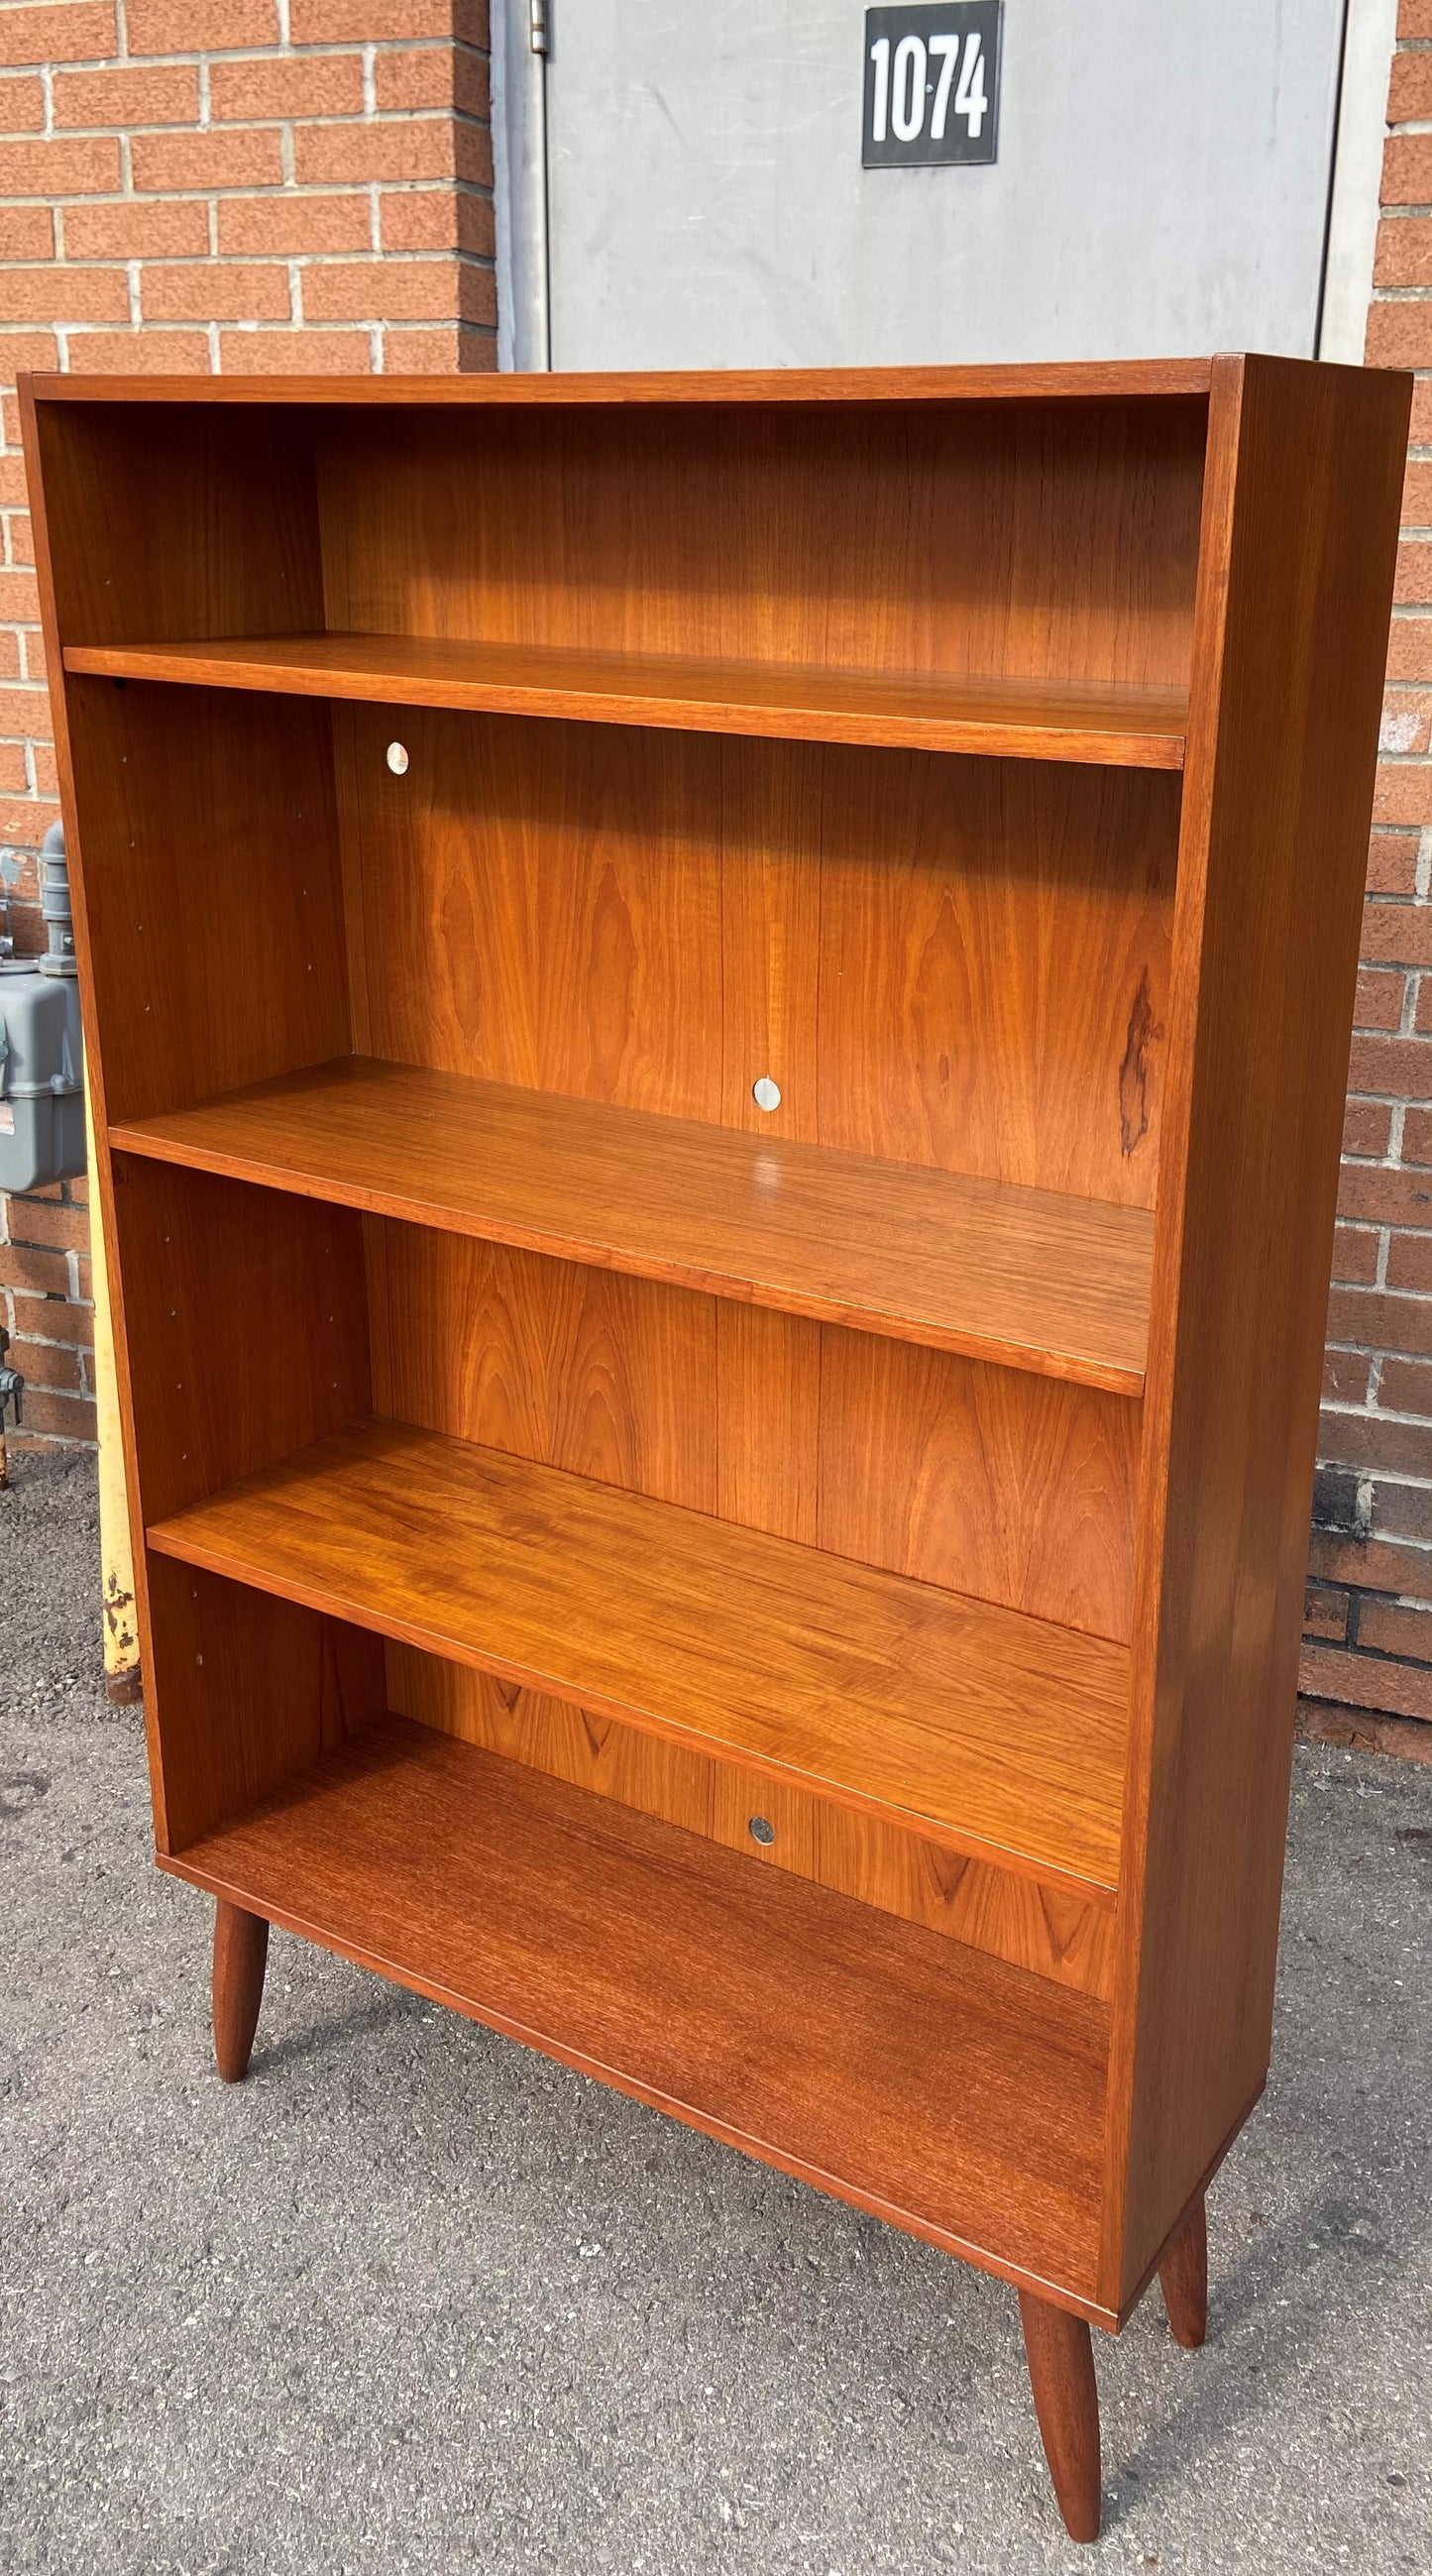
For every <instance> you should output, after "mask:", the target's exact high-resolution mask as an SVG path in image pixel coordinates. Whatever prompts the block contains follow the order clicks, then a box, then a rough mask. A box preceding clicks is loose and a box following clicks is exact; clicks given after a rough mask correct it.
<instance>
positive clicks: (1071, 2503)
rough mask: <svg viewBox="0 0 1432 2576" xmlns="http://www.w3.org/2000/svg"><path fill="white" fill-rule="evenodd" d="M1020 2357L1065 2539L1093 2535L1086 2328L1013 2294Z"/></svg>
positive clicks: (1092, 2384)
mask: <svg viewBox="0 0 1432 2576" xmlns="http://www.w3.org/2000/svg"><path fill="white" fill-rule="evenodd" d="M1019 2320H1020V2324H1021V2325H1022V2326H1023V2328H1024V2351H1025V2358H1026V2360H1027V2361H1028V2363H1029V2384H1030V2387H1031V2389H1032V2390H1033V2393H1034V2411H1035V2413H1036V2415H1037V2416H1038V2418H1039V2437H1040V2440H1041V2441H1042V2442H1043V2444H1044V2456H1045V2458H1046V2460H1047V2461H1048V2463H1049V2474H1050V2477H1051V2478H1052V2480H1053V2482H1054V2492H1055V2495H1056V2496H1057V2497H1058V2499H1059V2510H1060V2512H1061V2514H1062V2515H1063V2517H1064V2528H1065V2530H1066V2531H1067V2532H1068V2534H1069V2537H1070V2539H1071V2540H1080V2541H1089V2540H1097V2539H1098V2537H1099V2522H1100V2515H1101V2509H1102V2502H1103V2499H1102V2496H1101V2493H1100V2480H1099V2390H1098V2384H1097V2382H1096V2380H1095V2377H1094V2355H1093V2353H1092V2351H1091V2350H1090V2346H1089V2328H1088V2326H1087V2324H1086V2323H1085V2321H1084V2319H1083V2318H1082V2317H1071V2316H1069V2315H1067V2314H1066V2313H1065V2312H1064V2310H1062V2309H1060V2308H1055V2307H1051V2306H1050V2304H1049V2302H1048V2300H1047V2299H1041V2298H1038V2297H1036V2296H1035V2295H1034V2293H1033V2292H1032V2291H1029V2290H1021V2291H1020V2294H1019Z"/></svg>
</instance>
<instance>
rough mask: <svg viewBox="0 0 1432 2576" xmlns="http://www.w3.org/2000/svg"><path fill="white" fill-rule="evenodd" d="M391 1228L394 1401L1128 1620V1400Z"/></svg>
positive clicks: (918, 1561)
mask: <svg viewBox="0 0 1432 2576" xmlns="http://www.w3.org/2000/svg"><path fill="white" fill-rule="evenodd" d="M373 1237H374V1238H376V1239H377V1241H378V1245H379V1250H378V1257H377V1258H376V1259H375V1260H374V1261H373V1263H372V1269H373V1273H374V1279H375V1291H374V1299H373V1306H374V1313H375V1318H376V1316H377V1314H378V1312H379V1309H380V1305H381V1309H382V1311H383V1314H384V1318H385V1320H384V1322H383V1324H382V1326H381V1327H380V1339H381V1348H380V1349H379V1351H378V1353H377V1354H376V1360H375V1370H374V1376H375V1382H376V1384H377V1385H378V1387H379V1389H380V1390H381V1392H380V1395H379V1401H380V1402H381V1403H382V1404H383V1406H384V1409H385V1410H387V1411H390V1412H391V1413H392V1414H393V1415H394V1416H395V1417H396V1418H397V1419H399V1420H401V1421H405V1422H412V1423H415V1424H416V1425H418V1426H419V1427H420V1428H421V1429H424V1430H429V1431H440V1432H444V1433H447V1434H450V1435H451V1436H453V1437H455V1438H458V1439H464V1440H476V1441H480V1442H482V1443H483V1444H484V1445H485V1446H488V1447H491V1448H496V1449H507V1450H510V1451H512V1452H514V1453H515V1454H516V1455H518V1456H520V1457H524V1458H532V1459H535V1460H537V1461H539V1462H540V1463H541V1464H543V1465H546V1466H554V1467H564V1468H567V1469H569V1470H570V1471H571V1472H572V1473H574V1474H577V1475H583V1476H592V1477H595V1478H596V1479H597V1480H598V1481H599V1482H600V1483H604V1484H611V1485H616V1486H620V1487H623V1488H625V1489H627V1490H629V1491H632V1492H637V1493H645V1494H650V1495H652V1496H654V1497H655V1498H656V1499H658V1500H660V1501H663V1502H672V1503H680V1504H683V1505H684V1506H685V1507H686V1508H687V1509H688V1510H692V1511H701V1512H710V1513H714V1514H716V1515H717V1516H718V1517H719V1518H721V1519H724V1520H731V1521H736V1522H739V1523H741V1524H743V1525H744V1526H745V1527H747V1528H753V1529H765V1530H769V1531H770V1532H771V1533H772V1535H773V1536H776V1537H781V1538H794V1539H800V1540H803V1541H805V1542H806V1543H807V1544H808V1545H814V1546H817V1547H822V1548H826V1549H829V1550H830V1551H831V1552H832V1553H834V1554H836V1555H841V1556H850V1557H855V1558H858V1559H860V1560H861V1561H863V1562H864V1563H867V1564H873V1565H881V1566H885V1567H887V1568H888V1569H889V1571H890V1572H892V1573H895V1574H908V1575H912V1576H914V1577H915V1578H916V1579H917V1580H919V1581H921V1582H925V1583H934V1584H938V1585H941V1586H943V1587H944V1588H945V1589H947V1590H950V1591H955V1592H967V1593H973V1594H974V1595H975V1596H976V1597H977V1598H979V1599H981V1600H988V1601H996V1602H999V1603H1001V1604H1003V1605H1004V1606H1005V1607H1007V1608H1011V1609H1016V1610H1024V1611H1027V1612H1029V1613H1030V1614H1031V1616H1033V1617H1036V1618H1043V1619H1052V1620H1056V1621H1058V1622H1059V1623H1060V1624H1061V1625H1063V1626H1066V1627H1074V1628H1079V1629H1082V1630H1084V1631H1086V1632H1087V1633H1091V1634H1093V1635H1096V1636H1103V1637H1111V1638H1115V1639H1120V1640H1124V1639H1127V1637H1128V1635H1129V1622H1130V1617H1131V1600H1132V1589H1133V1547H1134V1515H1135V1506H1136V1493H1137V1480H1138V1446H1139V1437H1140V1417H1141V1411H1142V1408H1141V1406H1140V1405H1139V1404H1138V1403H1137V1402H1135V1401H1133V1400H1132V1399H1130V1398H1128V1397H1124V1396H1114V1395H1104V1394H1101V1393H1099V1392H1097V1391H1096V1390H1095V1389H1093V1388H1088V1387H1078V1386H1071V1385H1066V1384H1063V1383H1061V1382H1060V1381H1058V1380H1055V1379H1050V1378H1042V1377H1034V1376H1031V1375H1029V1374H1027V1373H1026V1372H1023V1371H1020V1370H1015V1369H1007V1368H1000V1367H994V1366H990V1365H987V1364H985V1363H983V1362H980V1361H975V1360H967V1359H962V1358H958V1357H956V1356H954V1355H953V1354H950V1353H946V1352H941V1351H926V1350H920V1349H917V1348H915V1347H913V1346H911V1345H908V1344H905V1343H900V1342H891V1341H885V1340H882V1339H878V1338H876V1337H875V1336H872V1335H868V1334H863V1333H851V1332H846V1331H844V1330H842V1329H841V1328H840V1327H838V1326H834V1325H817V1324H811V1323H806V1322H804V1321H803V1320H802V1319H800V1318H798V1317H793V1316H786V1315H777V1314H772V1313H769V1312H765V1313H762V1312H759V1311H758V1310H756V1309H753V1308H749V1307H744V1306H738V1305H734V1304H728V1303H726V1302H725V1301H722V1300H717V1299H715V1298H710V1297H704V1296H701V1295H699V1294H697V1293H695V1292H694V1291H691V1290H687V1289H680V1288H669V1287H665V1286H662V1285H660V1284H659V1283H657V1282H655V1281H652V1280H646V1279H634V1278H625V1277H622V1276H620V1275H618V1274H616V1273H613V1272H611V1271H607V1270H594V1269H586V1268H583V1267H581V1266H579V1265H577V1264H575V1263H569V1262H562V1261H550V1260H546V1259H543V1258H542V1257H541V1256H539V1255H537V1254H533V1253H525V1252H516V1251H510V1250H507V1249H505V1248H503V1247H501V1246H495V1245H491V1244H484V1243H478V1242H474V1241H471V1240H469V1239H467V1238H465V1237H462V1236H457V1235H450V1234H441V1233H436V1232H430V1231H428V1230H427V1229H425V1228H422V1227H417V1226H406V1225H398V1224H386V1225H383V1226H381V1227H376V1228H374V1229H373ZM379 1279H381V1283H382V1284H381V1288H380V1287H379V1286H378V1284H377V1283H378V1280H379Z"/></svg>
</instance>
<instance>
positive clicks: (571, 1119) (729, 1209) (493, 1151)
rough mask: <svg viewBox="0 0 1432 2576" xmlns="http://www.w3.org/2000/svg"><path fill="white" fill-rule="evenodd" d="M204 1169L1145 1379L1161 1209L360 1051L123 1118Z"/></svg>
mask: <svg viewBox="0 0 1432 2576" xmlns="http://www.w3.org/2000/svg"><path fill="white" fill-rule="evenodd" d="M112 1142H113V1143H114V1144H115V1145H116V1146H119V1147H122V1148H124V1149H125V1150H127V1151H129V1152H131V1153H134V1154H144V1155H152V1156H155V1157H156V1158H159V1159H162V1160H164V1161H168V1162H173V1163H176V1164H180V1165H183V1166H186V1167H188V1168H190V1169H193V1170H198V1171H206V1172H218V1173H223V1174H226V1175H231V1176H237V1177H239V1178H242V1179H245V1180H249V1181H258V1182H263V1183H268V1184H271V1185H276V1186H278V1187H281V1188H284V1189H290V1190H296V1191H300V1192H302V1193H303V1194H304V1195H306V1196H310V1197H313V1198H321V1199H324V1200H330V1201H334V1202H336V1203H337V1204H339V1205H342V1206H347V1207H357V1208H366V1209H369V1210H373V1211H375V1212H377V1213H379V1214H382V1215H387V1216H394V1217H401V1218H411V1219H418V1220H420V1221H422V1222H424V1223H427V1224H430V1225H433V1224H436V1225H440V1226H444V1227H448V1228H450V1229H452V1230H453V1231H455V1232H464V1233H472V1234H477V1235H481V1236H483V1237H484V1238H485V1239H487V1240H490V1241H492V1242H495V1243H505V1244H512V1245H516V1246H520V1247H522V1248H524V1249H527V1250H531V1251H537V1252H543V1253H548V1254H555V1255H557V1256H559V1257H561V1258H564V1259H568V1260H575V1261H581V1262H585V1263H588V1264H597V1265H610V1266H611V1267H612V1268H613V1269H616V1270H623V1271H631V1272H634V1273H636V1274H637V1275H639V1276H641V1277H644V1278H648V1279H664V1280H669V1281H671V1282H673V1283H674V1284H676V1285H679V1286H683V1287H691V1288H700V1289H705V1290H708V1291H712V1292H714V1293H715V1294H716V1295H717V1296H722V1297H733V1298H738V1299H741V1300H750V1301H752V1302H754V1303H756V1304H759V1305H765V1306H772V1307H776V1308H778V1309H781V1310H783V1311H785V1312H787V1313H793V1314H804V1315H810V1316H813V1317H815V1318H817V1319H828V1320H832V1321H837V1322H840V1323H844V1324H850V1325H856V1326H858V1327H860V1328H861V1329H862V1330H864V1331H867V1332H874V1333H883V1334H892V1335H894V1336H896V1337H897V1338H899V1339H901V1340H906V1341H911V1342H920V1343H925V1344H928V1345H930V1346H931V1347H932V1348H935V1349H940V1350H951V1351H963V1352H965V1353H966V1354H969V1355H971V1356H974V1357H978V1358H990V1359H996V1360H998V1361H1001V1362H1002V1363H1004V1364H1005V1365H1007V1366H1010V1367H1016V1368H1022V1369H1030V1370H1033V1371H1034V1372H1035V1373H1036V1374H1039V1375H1043V1376H1048V1377H1056V1378H1065V1379H1069V1380H1071V1381H1072V1382H1074V1383H1076V1384H1079V1385H1083V1386H1097V1387H1105V1388H1109V1389H1112V1390H1114V1391H1116V1392H1118V1393H1121V1394H1134V1395H1137V1394H1139V1393H1140V1392H1141V1391H1142V1387H1143V1356H1144V1347H1145V1341H1146V1337H1147V1331H1148V1289H1147V1281H1148V1271H1149V1261H1150V1256H1151V1246H1152V1226H1151V1223H1150V1221H1149V1219H1148V1217H1147V1216H1146V1215H1145V1213H1144V1211H1143V1210H1142V1209H1138V1208H1124V1207H1118V1206H1112V1205H1102V1204H1100V1203H1098V1202H1096V1201H1091V1200H1087V1199H1080V1198H1072V1197H1059V1196H1056V1195H1055V1194H1054V1193H1053V1192H1052V1191H1043V1190H1030V1189H1019V1188H1010V1187H1008V1186H1001V1185H1000V1184H998V1183H996V1182H991V1181H982V1180H970V1179H967V1178H964V1177H962V1176H960V1175H957V1174H954V1173H949V1172H943V1171H941V1172H936V1171H931V1170H928V1169H925V1170H922V1169H920V1168H919V1167H917V1166H915V1165H895V1164H890V1163H887V1162H880V1161H877V1160H875V1159H874V1158H873V1157H871V1156H857V1155H854V1154H850V1155H843V1154H831V1153H826V1152H823V1151H822V1150H821V1149H820V1148H819V1147H814V1146H804V1145H801V1144H798V1143H796V1142H794V1141H791V1140H787V1139H783V1138H780V1137H778V1136H772V1137H769V1138H761V1137H756V1136H751V1137H747V1136H745V1135H742V1134H740V1133H739V1132H737V1131H736V1130H734V1129H731V1128H723V1127H715V1126H698V1125H696V1124H695V1123H694V1122H692V1121H689V1120H684V1119H676V1118H660V1117H653V1116H647V1115H643V1114H642V1113H640V1112H639V1111H633V1110H628V1109H616V1110H612V1109H608V1108H606V1107H605V1106H602V1105H599V1104H597V1103H591V1102H585V1101H579V1100H571V1099H561V1098H558V1097H554V1096H553V1095H551V1094H549V1093H546V1092H540V1091H529V1090H523V1089H520V1088H517V1087H514V1086H512V1085H510V1084H495V1083H478V1082H473V1081H469V1080H465V1079H463V1078H462V1077H461V1076H456V1075H451V1074H441V1073H429V1072H425V1071H422V1070H419V1069H417V1068H415V1067H411V1066H404V1065H395V1064H389V1063H383V1062H379V1061H378V1060H376V1059H374V1058H371V1057H361V1056H352V1057H344V1058H341V1059H339V1060H337V1061H336V1062H332V1063H329V1064H326V1065H322V1066H315V1067H311V1068H309V1069H308V1070H306V1071H305V1072H303V1073H301V1074H298V1075H291V1076H280V1077H279V1078H277V1079H276V1080H274V1081H270V1082H269V1083H267V1084H265V1085H263V1086H261V1087H259V1088H256V1089H252V1090H248V1091H245V1092H242V1093H240V1094H238V1095H237V1096H234V1097H231V1098H229V1099H226V1100H224V1099H221V1100H215V1101H210V1102H208V1103H206V1104H204V1105H202V1106H201V1107H198V1108H193V1109H182V1110H179V1111H176V1112H174V1113H172V1114H170V1115H168V1116H164V1117H157V1118H148V1119H143V1120H127V1121H125V1122H123V1123H122V1124H120V1125H117V1126H116V1127H115V1128H114V1130H113V1131H112Z"/></svg>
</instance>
